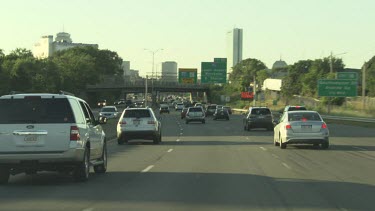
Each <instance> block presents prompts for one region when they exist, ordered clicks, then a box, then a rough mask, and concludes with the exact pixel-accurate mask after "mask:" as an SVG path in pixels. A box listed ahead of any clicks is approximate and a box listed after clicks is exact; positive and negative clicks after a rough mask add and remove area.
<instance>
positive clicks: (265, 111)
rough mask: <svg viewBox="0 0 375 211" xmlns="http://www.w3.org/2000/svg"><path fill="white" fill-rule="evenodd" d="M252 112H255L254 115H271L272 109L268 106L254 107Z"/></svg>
mask: <svg viewBox="0 0 375 211" xmlns="http://www.w3.org/2000/svg"><path fill="white" fill-rule="evenodd" d="M251 114H254V115H269V114H271V111H270V109H268V108H254V109H252V110H251Z"/></svg>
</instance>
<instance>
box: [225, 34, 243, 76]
mask: <svg viewBox="0 0 375 211" xmlns="http://www.w3.org/2000/svg"><path fill="white" fill-rule="evenodd" d="M227 46H228V47H227V51H228V52H227V54H228V55H227V59H228V60H227V73H231V72H232V70H233V67H234V66H236V64H237V63H239V62H241V61H242V29H238V28H234V29H233V31H229V32H228V33H227Z"/></svg>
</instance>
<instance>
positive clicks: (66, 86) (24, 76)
mask: <svg viewBox="0 0 375 211" xmlns="http://www.w3.org/2000/svg"><path fill="white" fill-rule="evenodd" d="M121 64H122V59H121V58H120V57H119V56H118V54H117V53H116V52H112V51H109V50H98V49H96V48H94V47H86V46H85V47H75V48H70V49H67V50H63V51H59V52H57V53H56V54H55V55H54V56H52V57H51V58H47V59H40V60H39V59H36V58H34V57H33V55H32V53H31V51H30V50H27V49H20V48H17V49H16V50H14V51H12V52H11V53H10V54H9V55H4V53H3V51H2V50H0V81H1V83H0V94H7V93H9V92H10V91H13V90H14V91H20V92H51V93H56V92H57V91H59V90H65V91H69V92H72V93H76V94H79V93H80V92H81V91H83V90H84V89H85V88H86V85H87V84H95V83H97V82H100V80H101V78H103V76H104V75H116V74H117V75H122V69H121Z"/></svg>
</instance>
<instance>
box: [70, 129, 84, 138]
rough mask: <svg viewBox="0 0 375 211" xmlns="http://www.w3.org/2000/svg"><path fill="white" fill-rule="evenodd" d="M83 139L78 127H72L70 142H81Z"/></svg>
mask: <svg viewBox="0 0 375 211" xmlns="http://www.w3.org/2000/svg"><path fill="white" fill-rule="evenodd" d="M80 139H81V137H80V135H79V130H78V127H77V126H71V127H70V141H79V140H80Z"/></svg>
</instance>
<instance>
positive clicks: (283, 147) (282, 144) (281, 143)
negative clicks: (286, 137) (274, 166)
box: [279, 136, 286, 149]
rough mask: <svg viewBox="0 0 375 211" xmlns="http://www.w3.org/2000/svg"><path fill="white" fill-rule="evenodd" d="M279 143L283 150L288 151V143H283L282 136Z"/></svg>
mask: <svg viewBox="0 0 375 211" xmlns="http://www.w3.org/2000/svg"><path fill="white" fill-rule="evenodd" d="M279 141H280V148H281V149H286V143H284V142H283V139H282V138H281V136H280V138H279Z"/></svg>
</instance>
